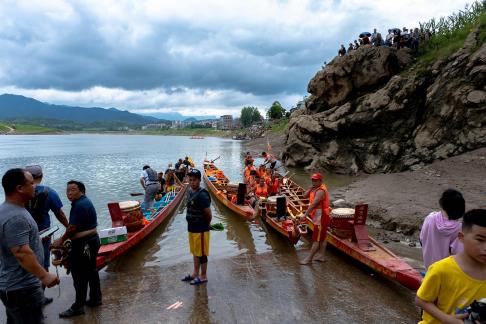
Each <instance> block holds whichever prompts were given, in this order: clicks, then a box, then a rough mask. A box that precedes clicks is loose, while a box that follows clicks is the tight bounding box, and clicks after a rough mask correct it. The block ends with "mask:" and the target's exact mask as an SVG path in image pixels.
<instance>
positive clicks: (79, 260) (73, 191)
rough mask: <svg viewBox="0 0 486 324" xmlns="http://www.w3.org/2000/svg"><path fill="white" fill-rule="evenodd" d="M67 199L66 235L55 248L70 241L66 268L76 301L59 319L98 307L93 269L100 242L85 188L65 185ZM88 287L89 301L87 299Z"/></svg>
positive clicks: (98, 293) (77, 183) (77, 184)
mask: <svg viewBox="0 0 486 324" xmlns="http://www.w3.org/2000/svg"><path fill="white" fill-rule="evenodd" d="M66 195H67V197H68V199H69V201H71V211H70V213H69V226H68V228H67V229H66V233H64V235H63V236H62V237H61V238H59V239H58V240H56V241H55V242H54V244H53V246H54V247H60V246H61V245H62V244H63V243H64V242H65V241H66V240H67V239H70V240H71V241H72V244H71V251H70V252H69V266H70V270H71V273H72V276H73V284H74V290H75V291H76V300H75V302H74V303H73V304H72V305H71V307H70V308H68V309H67V310H66V311H64V312H62V313H60V314H59V317H72V316H76V315H82V314H84V305H87V306H90V307H96V306H99V305H101V303H102V302H101V289H100V277H99V275H98V270H97V269H96V257H97V256H98V250H99V249H100V238H99V236H98V233H97V231H96V226H98V221H97V217H96V210H95V208H94V206H93V203H92V202H91V200H89V199H88V197H86V187H85V185H84V184H83V183H82V182H80V181H75V180H71V181H69V182H68V183H67V189H66ZM88 285H89V300H88V301H86V295H87V292H88Z"/></svg>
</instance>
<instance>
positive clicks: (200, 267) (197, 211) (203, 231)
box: [182, 169, 212, 285]
mask: <svg viewBox="0 0 486 324" xmlns="http://www.w3.org/2000/svg"><path fill="white" fill-rule="evenodd" d="M188 175H189V185H190V186H191V188H190V189H189V191H188V200H187V215H186V220H187V230H188V232H189V248H190V251H191V253H192V255H193V260H194V271H193V273H192V274H190V275H187V276H186V277H184V278H183V279H182V281H190V282H191V285H200V284H203V283H206V282H207V281H208V278H207V276H206V272H207V269H208V255H209V225H210V224H211V218H212V214H211V208H210V206H211V197H210V196H209V192H208V191H207V190H206V189H203V188H201V186H200V185H201V172H200V171H199V170H197V169H192V170H191V171H190V172H189V174H188Z"/></svg>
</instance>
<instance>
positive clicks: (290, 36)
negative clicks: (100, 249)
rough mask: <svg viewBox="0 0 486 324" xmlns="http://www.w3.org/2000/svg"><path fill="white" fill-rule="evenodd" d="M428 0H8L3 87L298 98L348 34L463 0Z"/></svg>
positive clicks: (205, 101) (117, 96)
mask: <svg viewBox="0 0 486 324" xmlns="http://www.w3.org/2000/svg"><path fill="white" fill-rule="evenodd" d="M465 4H466V2H465V1H462V0H444V1H440V2H439V1H424V0H409V1H399V2H390V1H385V0H377V1H357V0H350V1H348V0H346V1H338V0H335V1H300V0H299V1H297V0H296V1H291V0H289V1H283V0H282V1H263V0H247V1H197V0H194V1H183V0H178V1H158V0H154V1H120V0H117V1H109V0H96V1H91V0H88V1H60V0H59V1H53V0H49V1H48V0H43V1H38V2H37V3H35V2H33V1H18V0H16V1H5V0H4V1H2V5H1V6H0V48H1V49H2V50H1V51H0V92H2V93H3V92H8V93H15V94H22V95H26V96H30V97H34V98H36V99H38V100H41V101H46V102H49V103H58V104H67V105H77V106H87V107H89V106H101V107H117V108H121V109H127V110H130V111H132V112H157V111H179V112H181V113H183V114H186V115H191V114H192V115H202V114H209V115H220V114H223V113H230V114H234V115H237V114H238V113H239V110H240V109H241V107H243V106H245V105H253V106H257V107H259V108H260V109H261V110H262V111H263V110H264V109H265V108H266V107H268V106H269V105H270V104H271V103H272V102H273V101H274V100H279V101H280V102H281V103H282V104H283V105H284V106H285V107H287V108H289V107H291V106H293V105H295V104H296V103H297V101H299V100H300V99H301V98H302V97H303V96H304V95H305V94H306V92H307V91H306V90H307V83H308V81H309V79H310V78H311V77H312V76H313V75H314V74H315V73H316V71H317V70H319V69H320V67H321V65H322V63H323V62H324V61H330V60H331V59H332V58H333V57H334V56H335V54H336V51H337V49H338V47H339V45H340V44H341V43H344V44H347V43H348V42H349V41H351V40H354V39H355V38H356V35H357V34H359V33H360V32H362V31H371V30H372V29H373V28H374V27H376V28H378V29H379V31H385V30H386V29H388V28H389V27H403V26H406V27H416V26H418V22H419V21H425V20H428V19H429V18H431V17H439V16H445V15H449V14H451V13H452V12H454V11H457V10H459V9H462V8H464V6H465Z"/></svg>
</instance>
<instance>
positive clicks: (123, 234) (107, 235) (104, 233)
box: [99, 226, 128, 245]
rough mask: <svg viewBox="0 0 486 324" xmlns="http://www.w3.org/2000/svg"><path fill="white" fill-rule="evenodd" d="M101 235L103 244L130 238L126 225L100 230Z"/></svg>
mask: <svg viewBox="0 0 486 324" xmlns="http://www.w3.org/2000/svg"><path fill="white" fill-rule="evenodd" d="M99 236H100V241H101V245H106V244H111V243H118V242H123V241H126V240H127V239H128V235H127V228H126V227H125V226H122V227H114V228H107V229H103V230H101V231H100V232H99Z"/></svg>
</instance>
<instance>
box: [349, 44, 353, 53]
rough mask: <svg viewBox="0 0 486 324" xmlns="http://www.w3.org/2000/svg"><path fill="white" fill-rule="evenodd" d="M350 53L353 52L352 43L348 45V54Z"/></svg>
mask: <svg viewBox="0 0 486 324" xmlns="http://www.w3.org/2000/svg"><path fill="white" fill-rule="evenodd" d="M351 51H354V46H353V43H349V47H348V53H349V52H351Z"/></svg>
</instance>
